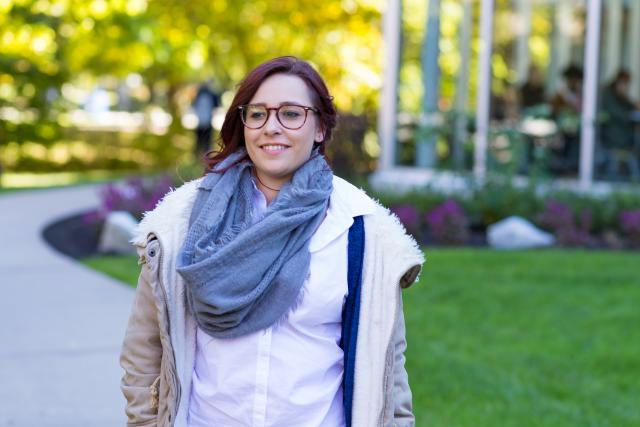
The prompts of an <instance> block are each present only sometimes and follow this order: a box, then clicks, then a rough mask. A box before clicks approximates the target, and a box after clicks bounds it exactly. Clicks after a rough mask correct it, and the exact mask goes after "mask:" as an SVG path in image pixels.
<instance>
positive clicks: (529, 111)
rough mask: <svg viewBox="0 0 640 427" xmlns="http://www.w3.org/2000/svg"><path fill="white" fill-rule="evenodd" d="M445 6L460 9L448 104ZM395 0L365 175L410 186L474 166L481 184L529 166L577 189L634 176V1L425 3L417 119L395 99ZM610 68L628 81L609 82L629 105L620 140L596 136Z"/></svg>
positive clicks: (604, 114)
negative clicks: (374, 151)
mask: <svg viewBox="0 0 640 427" xmlns="http://www.w3.org/2000/svg"><path fill="white" fill-rule="evenodd" d="M445 3H447V7H449V9H448V10H451V7H453V6H455V8H456V9H455V10H456V11H458V12H460V13H459V15H460V18H459V19H457V20H456V21H455V25H457V32H456V36H455V38H456V39H455V43H456V44H457V46H456V48H457V50H458V52H459V57H457V60H458V61H459V66H458V67H457V72H456V75H455V76H454V78H455V79H456V84H455V95H453V96H452V97H451V99H450V100H449V102H448V104H449V105H451V107H450V108H449V109H448V110H445V109H443V108H442V106H441V104H442V102H441V98H442V96H441V94H440V91H441V83H440V78H441V70H440V68H441V66H440V64H441V63H442V61H443V55H444V54H443V52H442V51H441V45H442V34H441V31H440V26H441V20H443V19H445V18H446V17H445V16H443V4H445ZM402 4H403V2H402V1H400V0H388V1H387V4H386V11H385V18H384V41H385V58H384V62H383V63H384V64H385V76H384V87H383V92H382V97H381V103H380V105H381V107H380V111H379V120H378V126H379V128H378V135H379V141H380V146H381V156H380V162H379V167H378V171H377V172H376V174H375V175H374V179H375V180H378V181H380V182H387V181H388V182H391V181H396V182H397V181H402V182H405V183H406V182H411V183H414V184H416V185H419V184H420V182H422V181H428V180H432V179H433V176H434V175H433V171H442V170H445V171H446V170H451V171H456V172H459V171H463V170H468V171H473V173H474V175H475V177H476V178H478V179H480V180H482V179H484V178H485V177H486V175H487V174H488V173H491V171H492V170H494V169H495V170H499V169H500V167H501V164H503V165H504V164H507V163H509V164H510V167H511V170H512V171H514V172H516V173H517V174H520V175H524V176H526V175H528V174H531V172H532V170H533V168H534V166H535V167H537V168H541V169H543V170H544V173H546V174H547V175H548V176H550V177H558V178H565V179H568V180H573V181H574V183H575V185H576V186H579V187H580V188H582V189H588V188H592V187H593V184H594V182H595V181H638V180H640V176H637V175H638V173H637V170H638V168H637V165H638V161H639V159H640V157H639V153H640V134H639V126H638V124H639V122H640V117H639V113H638V111H637V110H636V109H637V107H636V106H637V105H638V104H637V103H638V101H639V100H640V49H639V48H638V43H639V42H640V0H606V1H603V0H512V1H511V2H509V3H508V6H506V7H505V6H504V5H501V7H500V9H498V8H497V7H496V4H495V2H494V0H477V1H474V0H458V1H457V2H452V1H449V2H447V0H429V7H428V12H427V18H426V21H425V27H426V28H425V36H424V40H423V46H422V51H421V62H422V83H423V87H422V89H423V90H424V95H423V98H424V99H423V102H422V106H421V108H420V112H419V113H418V114H408V113H407V112H406V111H400V108H399V106H398V105H399V104H398V87H399V85H400V84H401V81H400V79H401V77H400V72H399V71H400V69H401V65H402V61H403V58H402V32H403V30H402V22H403V19H402V15H403V13H408V11H406V10H405V11H403V10H402ZM505 34H508V36H505ZM474 39H475V41H476V42H477V47H478V48H477V50H476V49H475V48H474V45H475V44H474ZM448 41H450V40H448ZM540 52H542V53H540ZM497 56H499V57H500V61H496V57H497ZM503 68H504V70H503ZM498 71H500V73H501V75H500V76H498ZM620 72H623V73H624V72H627V73H628V76H629V79H628V80H629V81H628V84H624V85H623V84H621V85H619V86H620V87H621V88H622V89H620V90H621V91H622V92H623V93H622V92H621V94H620V97H621V100H622V101H624V102H622V101H621V105H622V104H623V105H625V106H627V109H628V110H625V111H624V112H623V114H624V115H623V118H622V120H624V121H628V128H627V129H629V132H631V133H632V134H631V135H629V139H628V140H629V141H631V142H630V143H629V144H628V146H623V147H619V146H616V144H613V145H611V144H610V143H608V142H607V141H606V139H605V138H604V137H603V134H607V133H606V131H604V132H603V129H606V126H607V125H608V124H611V123H614V122H612V121H611V120H612V119H611V117H613V115H614V112H612V111H609V110H607V109H611V107H610V105H612V104H611V103H605V105H604V107H605V108H606V109H605V108H603V104H602V94H603V92H604V91H605V90H606V88H607V87H611V84H612V82H613V80H614V79H615V77H616V76H617V75H619V74H620ZM538 92H539V93H538ZM613 105H616V104H613ZM629 106H631V107H629ZM407 127H409V128H410V131H409V132H407ZM625 140H626V138H625ZM407 141H409V142H408V143H407ZM617 145H620V144H617ZM612 146H616V148H615V149H613V148H610V147H612ZM407 153H409V154H407ZM505 159H506V160H505ZM501 162H502V163H501Z"/></svg>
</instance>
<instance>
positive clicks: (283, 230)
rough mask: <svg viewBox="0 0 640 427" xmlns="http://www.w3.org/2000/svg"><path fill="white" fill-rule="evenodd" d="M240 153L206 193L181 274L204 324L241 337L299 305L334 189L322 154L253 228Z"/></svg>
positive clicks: (246, 169)
mask: <svg viewBox="0 0 640 427" xmlns="http://www.w3.org/2000/svg"><path fill="white" fill-rule="evenodd" d="M243 158H247V156H246V152H245V151H244V150H239V151H237V152H235V153H234V154H232V155H231V156H229V157H228V158H227V159H225V160H224V161H223V162H222V163H220V164H219V165H218V166H217V167H216V170H219V171H220V170H225V168H226V170H225V171H224V172H222V173H215V172H213V173H209V174H208V175H206V176H205V178H204V179H203V181H202V183H201V184H200V186H199V188H198V195H197V197H196V202H195V204H194V207H193V210H192V212H191V219H190V226H189V230H188V232H187V236H186V239H185V242H184V246H183V247H182V250H181V252H180V254H179V255H178V263H177V264H178V267H177V271H178V273H179V274H180V275H181V276H182V277H183V278H184V280H185V283H186V294H187V301H188V305H189V308H190V310H191V312H192V314H193V315H194V317H195V319H196V322H197V324H198V326H199V327H200V328H201V329H202V330H204V331H205V332H206V333H207V334H209V335H211V336H212V337H216V338H233V337H238V336H242V335H246V334H250V333H252V332H255V331H259V330H261V329H264V328H267V327H269V326H271V325H273V324H274V323H275V322H276V321H278V319H280V317H281V316H283V314H285V313H286V312H287V311H288V310H289V308H290V307H291V306H292V304H293V303H294V301H295V300H296V297H297V295H298V293H299V292H300V288H301V287H302V285H303V283H304V281H305V279H306V278H307V275H308V272H309V261H310V258H311V256H310V254H309V241H310V239H311V236H312V235H313V233H314V232H315V230H316V229H317V227H318V226H319V224H320V222H321V221H322V219H323V217H324V215H325V211H326V207H327V204H328V201H329V196H330V195H331V191H332V188H333V185H332V178H333V174H332V172H331V169H330V168H329V166H328V165H327V163H326V162H325V160H324V158H323V157H322V156H321V155H319V154H318V153H317V151H314V152H313V153H312V155H311V158H310V159H309V160H308V161H307V162H306V163H304V164H303V165H302V166H301V167H300V168H299V169H298V170H297V171H296V172H295V174H294V175H293V178H292V180H291V182H289V183H287V184H285V185H284V186H283V187H282V188H281V190H280V192H279V194H278V196H277V197H276V198H275V199H274V200H273V202H272V203H271V204H270V205H269V207H268V208H267V212H266V214H265V217H264V218H263V219H262V220H260V221H259V222H257V223H255V224H253V225H252V189H253V183H252V167H253V164H252V163H251V161H249V160H243Z"/></svg>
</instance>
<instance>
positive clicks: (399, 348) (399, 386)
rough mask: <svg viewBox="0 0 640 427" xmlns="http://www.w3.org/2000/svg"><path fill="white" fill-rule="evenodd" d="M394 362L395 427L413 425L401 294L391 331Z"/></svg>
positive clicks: (409, 426) (410, 426)
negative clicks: (392, 331)
mask: <svg viewBox="0 0 640 427" xmlns="http://www.w3.org/2000/svg"><path fill="white" fill-rule="evenodd" d="M393 345H394V349H395V351H394V362H393V400H394V410H393V421H394V426H396V427H413V426H414V425H415V418H414V416H413V406H412V401H411V389H410V388H409V377H408V376H407V370H406V369H405V366H404V365H405V356H404V352H405V350H406V349H407V340H406V337H405V325H404V313H403V311H402V294H401V296H400V312H399V313H398V319H397V322H396V328H395V331H394V333H393Z"/></svg>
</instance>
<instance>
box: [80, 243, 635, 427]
mask: <svg viewBox="0 0 640 427" xmlns="http://www.w3.org/2000/svg"><path fill="white" fill-rule="evenodd" d="M426 256H427V262H426V263H425V267H424V271H423V273H422V274H421V277H420V281H419V282H418V283H416V284H414V285H413V286H412V287H411V288H409V289H408V290H406V291H404V293H403V297H404V304H405V308H404V311H405V316H406V321H407V339H408V349H407V352H406V357H407V370H408V372H409V378H410V381H411V387H412V391H413V400H414V410H415V414H416V418H417V425H418V426H425V427H427V426H429V427H485V426H486V427H495V426H501V427H511V426H512V427H523V426H544V427H555V426H563V427H564V426H575V427H585V426H598V427H627V426H628V427H631V426H637V425H639V424H640V382H638V372H640V329H638V327H637V325H638V324H640V311H639V310H638V307H637V301H639V300H640V278H639V277H638V274H637V255H635V254H633V253H623V252H598V251H568V250H563V251H559V250H545V251H525V252H497V251H491V250H478V249H428V250H426ZM136 260H137V258H136V257H113V258H102V259H90V260H86V261H85V262H86V263H87V265H89V266H91V267H93V268H97V269H99V270H101V271H104V272H106V273H107V274H110V275H112V276H113V277H116V278H118V279H119V280H123V281H125V282H127V283H128V284H130V285H132V286H135V283H136V280H137V274H138V267H137V265H136ZM460 266H464V268H460Z"/></svg>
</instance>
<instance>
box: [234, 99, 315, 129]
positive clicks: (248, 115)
mask: <svg viewBox="0 0 640 427" xmlns="http://www.w3.org/2000/svg"><path fill="white" fill-rule="evenodd" d="M238 109H239V110H240V117H241V118H242V123H244V125H245V126H246V127H248V128H249V129H260V128H261V127H262V126H264V125H265V124H266V123H267V120H269V114H270V113H271V111H272V110H273V111H275V112H276V118H277V119H278V122H280V124H281V125H282V126H284V127H285V128H286V129H289V130H296V129H300V128H301V127H302V126H304V124H305V123H306V121H307V114H308V113H309V111H313V112H314V113H316V114H317V113H318V110H316V109H315V108H313V107H305V106H304V105H295V104H286V105H281V106H279V107H272V108H268V107H265V106H264V105H254V104H248V105H241V106H240V107H238Z"/></svg>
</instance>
